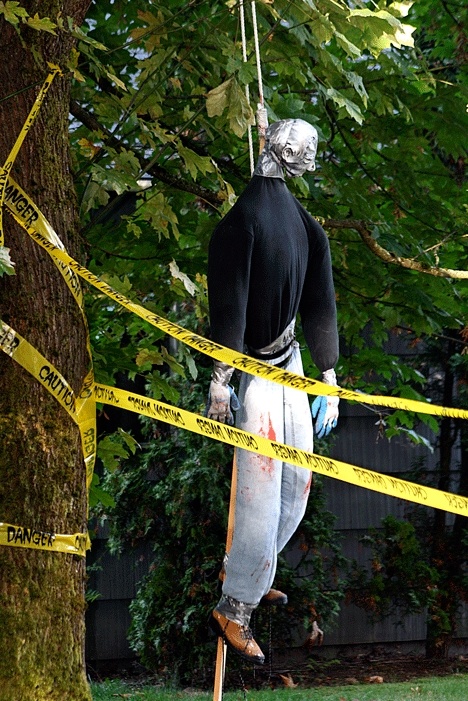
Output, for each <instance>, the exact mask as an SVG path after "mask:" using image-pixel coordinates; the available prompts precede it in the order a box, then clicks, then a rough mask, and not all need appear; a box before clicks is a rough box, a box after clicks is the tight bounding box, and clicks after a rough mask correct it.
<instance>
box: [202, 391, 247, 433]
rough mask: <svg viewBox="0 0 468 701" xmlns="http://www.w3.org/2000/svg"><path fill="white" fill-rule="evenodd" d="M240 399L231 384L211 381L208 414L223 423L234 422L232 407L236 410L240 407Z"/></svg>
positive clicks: (231, 423) (210, 417) (230, 423)
mask: <svg viewBox="0 0 468 701" xmlns="http://www.w3.org/2000/svg"><path fill="white" fill-rule="evenodd" d="M239 406H240V404H239V400H238V399H237V396H236V394H235V392H234V390H233V388H232V387H231V386H230V385H222V384H220V383H219V382H214V381H213V380H211V382H210V390H209V393H208V403H207V408H206V416H207V417H208V418H209V419H213V420H214V421H220V422H221V423H223V424H226V423H227V424H229V425H230V426H232V425H233V423H234V416H233V414H232V411H231V408H232V409H233V410H234V411H237V409H239Z"/></svg>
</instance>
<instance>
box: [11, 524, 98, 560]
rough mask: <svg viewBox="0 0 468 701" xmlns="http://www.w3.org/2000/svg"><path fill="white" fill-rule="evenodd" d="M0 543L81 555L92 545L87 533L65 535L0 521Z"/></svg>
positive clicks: (15, 546) (83, 555)
mask: <svg viewBox="0 0 468 701" xmlns="http://www.w3.org/2000/svg"><path fill="white" fill-rule="evenodd" d="M0 545H8V546H10V547H14V548H32V549H34V550H48V551H49V552H58V553H69V554H71V555H79V556H80V557H85V555H86V550H88V549H89V548H90V547H91V544H90V541H89V536H88V534H87V533H74V534H73V535H63V534H62V533H52V532H50V531H39V530H37V529H36V528H25V527H24V526H12V525H11V524H10V523H0Z"/></svg>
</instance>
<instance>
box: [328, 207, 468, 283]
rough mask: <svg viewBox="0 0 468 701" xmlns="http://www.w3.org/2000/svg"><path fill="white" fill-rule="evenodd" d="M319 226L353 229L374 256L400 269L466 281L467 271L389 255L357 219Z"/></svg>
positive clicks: (330, 220)
mask: <svg viewBox="0 0 468 701" xmlns="http://www.w3.org/2000/svg"><path fill="white" fill-rule="evenodd" d="M321 224H322V226H323V227H324V228H325V229H355V231H357V232H358V234H359V235H360V237H361V239H362V240H363V242H364V243H365V244H366V246H367V247H368V248H369V250H370V251H372V253H373V254H374V255H376V256H377V257H378V258H380V260H383V261H384V263H393V264H394V265H399V266H401V267H402V268H407V269H409V270H416V271H417V272H418V273H426V274H428V275H434V277H447V278H453V279H455V280H468V270H452V269H451V268H439V267H436V266H433V265H429V264H427V263H420V262H418V261H416V260H411V259H410V258H402V257H401V256H396V255H395V254H394V253H390V251H387V249H386V248H383V247H382V246H381V245H380V244H379V243H377V241H376V240H375V239H374V238H373V237H372V235H371V233H370V231H369V228H368V226H367V224H366V223H365V222H363V221H360V220H359V219H341V220H340V219H323V220H321Z"/></svg>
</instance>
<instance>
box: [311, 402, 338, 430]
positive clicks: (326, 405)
mask: <svg viewBox="0 0 468 701" xmlns="http://www.w3.org/2000/svg"><path fill="white" fill-rule="evenodd" d="M339 401H340V400H339V399H338V397H315V399H314V401H313V402H312V418H313V419H314V427H315V435H316V436H317V438H323V437H324V436H328V434H329V433H330V431H331V430H332V429H333V428H335V426H336V424H337V423H338V415H339V412H338V404H339Z"/></svg>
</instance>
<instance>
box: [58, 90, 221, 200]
mask: <svg viewBox="0 0 468 701" xmlns="http://www.w3.org/2000/svg"><path fill="white" fill-rule="evenodd" d="M70 113H71V114H72V115H73V116H74V117H75V119H78V120H79V121H80V122H81V123H82V124H83V125H84V126H85V127H87V128H88V129H89V130H90V131H94V132H97V133H99V134H100V135H101V138H102V140H103V142H104V143H105V144H106V145H107V146H110V147H112V148H113V149H115V150H116V151H121V150H122V149H124V148H125V145H124V144H123V143H122V142H121V140H120V139H118V138H117V137H115V136H114V135H113V134H112V133H111V132H110V131H109V130H108V129H106V128H105V127H103V126H102V125H101V124H100V123H99V122H98V120H97V119H96V117H95V116H94V115H93V114H91V112H88V110H86V109H84V107H81V105H79V104H78V102H76V101H75V100H71V102H70ZM135 156H136V158H138V161H139V163H140V165H141V168H142V170H143V169H145V170H146V172H147V173H149V174H150V175H152V176H153V177H154V178H155V179H156V180H160V181H161V182H163V183H165V184H166V185H170V186H171V187H174V188H175V189H177V190H182V191H183V192H189V193H190V194H192V195H195V196H196V197H199V198H200V199H202V200H204V201H205V202H206V203H207V204H209V205H210V206H212V207H214V208H215V209H217V208H218V207H219V206H220V205H221V204H222V203H223V202H224V198H223V196H222V194H220V193H218V192H213V190H209V189H208V188H206V187H202V186H201V185H197V184H196V183H192V182H190V181H188V180H185V179H184V178H180V177H178V176H176V175H172V174H171V173H170V172H169V171H167V170H166V169H165V168H162V167H161V166H159V165H157V164H152V165H151V166H150V167H149V168H148V165H149V163H150V162H149V161H148V160H146V159H143V158H141V157H139V156H138V155H137V154H135Z"/></svg>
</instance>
